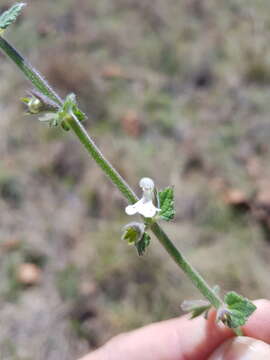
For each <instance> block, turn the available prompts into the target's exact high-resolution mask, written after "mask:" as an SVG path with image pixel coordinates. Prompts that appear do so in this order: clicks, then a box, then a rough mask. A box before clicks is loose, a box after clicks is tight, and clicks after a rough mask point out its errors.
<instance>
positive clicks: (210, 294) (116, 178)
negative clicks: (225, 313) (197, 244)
mask: <svg viewBox="0 0 270 360" xmlns="http://www.w3.org/2000/svg"><path fill="white" fill-rule="evenodd" d="M68 124H69V126H70V128H71V129H72V130H73V131H74V133H75V134H76V135H77V137H78V138H79V140H80V142H81V143H82V144H83V145H84V146H85V147H86V149H87V151H88V152H89V153H90V155H91V156H92V157H93V158H94V160H95V161H96V162H97V164H98V165H99V166H100V167H101V168H102V170H103V171H104V172H105V173H106V175H107V176H108V177H109V178H110V179H111V180H112V182H113V183H114V184H115V185H116V186H117V187H118V189H119V190H120V191H121V193H122V194H123V195H124V196H125V197H126V199H128V200H129V201H130V202H131V203H134V202H135V201H137V197H136V195H135V194H134V192H133V191H132V190H131V189H130V187H129V186H128V185H127V183H126V182H125V181H124V179H123V178H122V177H121V176H120V175H119V174H118V172H117V171H116V170H115V169H114V168H113V167H112V165H111V164H110V163H109V162H108V160H106V159H105V158H104V156H103V155H102V153H101V152H100V150H99V149H98V147H97V146H96V145H95V143H94V142H93V140H92V139H91V138H90V136H89V135H88V134H87V132H86V130H85V129H84V127H83V126H82V124H81V123H80V121H79V120H78V119H77V118H76V117H75V116H73V117H72V118H70V120H69V122H68ZM151 230H152V231H153V233H154V234H155V235H156V237H157V238H158V240H159V241H160V243H161V244H162V245H163V247H164V248H165V249H166V251H167V252H168V254H169V255H170V256H171V257H172V259H173V260H174V261H175V262H176V264H177V265H178V266H180V267H181V269H182V270H183V271H184V272H185V273H186V274H187V275H188V277H189V278H190V279H191V281H192V282H193V284H194V285H195V286H196V287H197V288H198V289H199V290H200V292H201V293H202V294H203V295H204V296H205V297H206V298H207V299H208V300H209V302H210V303H211V304H212V305H213V306H214V307H215V308H219V307H220V306H221V305H222V300H221V299H220V298H219V297H218V296H217V295H216V294H215V292H214V291H213V290H212V289H211V288H210V287H209V286H208V285H207V283H206V282H205V280H204V279H203V278H202V277H201V275H200V274H199V273H198V272H197V271H196V270H195V269H194V268H193V267H192V266H191V265H190V264H189V262H188V261H187V259H186V258H185V257H184V256H183V255H182V254H181V253H180V251H179V250H177V248H176V247H175V246H174V244H173V243H172V242H171V240H170V239H169V237H168V236H167V235H166V233H165V232H164V231H163V230H162V229H161V227H160V226H159V225H158V224H157V223H154V224H153V225H152V226H151Z"/></svg>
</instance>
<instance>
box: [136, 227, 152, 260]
mask: <svg viewBox="0 0 270 360" xmlns="http://www.w3.org/2000/svg"><path fill="white" fill-rule="evenodd" d="M150 240H151V237H150V235H148V234H147V233H146V232H145V233H143V236H142V238H141V240H139V241H137V242H136V243H135V246H136V249H137V251H138V255H139V256H142V255H143V254H144V253H145V251H146V248H147V247H148V246H149V245H150Z"/></svg>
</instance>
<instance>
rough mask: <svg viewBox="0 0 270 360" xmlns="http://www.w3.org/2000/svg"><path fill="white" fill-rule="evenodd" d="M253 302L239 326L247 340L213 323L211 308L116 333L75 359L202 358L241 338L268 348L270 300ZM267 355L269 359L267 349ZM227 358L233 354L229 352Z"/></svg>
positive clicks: (160, 359)
mask: <svg viewBox="0 0 270 360" xmlns="http://www.w3.org/2000/svg"><path fill="white" fill-rule="evenodd" d="M254 303H255V305H256V306H257V310H256V311H255V312H254V314H253V315H252V316H251V317H250V318H249V320H248V322H247V324H246V325H245V326H244V327H243V329H242V330H243V332H244V335H245V336H247V337H249V338H253V339H250V340H249V338H243V337H241V338H239V337H238V338H235V337H234V333H233V332H232V331H231V330H230V329H227V328H225V327H224V326H220V325H217V324H216V322H215V312H214V311H213V312H211V313H210V314H209V317H208V320H205V319H204V318H203V317H199V318H196V319H194V320H189V319H188V316H183V317H180V318H176V319H172V320H167V321H163V322H160V323H155V324H151V325H148V326H146V327H143V328H141V329H138V330H135V331H132V332H129V333H126V334H122V335H118V336H116V337H115V338H113V339H112V340H110V341H109V342H108V343H106V344H105V345H104V346H102V347H101V348H99V349H98V350H96V351H94V352H92V353H91V354H89V355H86V356H85V357H83V358H81V359H79V360H127V359H128V360H138V359H140V360H206V359H209V356H210V355H211V354H213V353H214V352H215V350H216V352H218V351H219V350H217V349H218V348H222V347H220V346H223V347H226V346H227V347H228V346H231V347H232V346H238V343H239V342H241V341H240V340H241V339H242V340H243V341H242V342H241V346H243V342H245V341H246V342H247V343H249V342H252V341H253V342H254V339H258V340H261V341H262V342H263V343H262V345H263V346H265V347H267V350H268V345H266V343H267V344H268V343H270V321H269V319H270V301H268V300H257V301H255V302H254ZM228 339H229V340H228ZM228 344H231V345H228ZM269 349H270V347H269ZM214 358H215V357H213V359H214ZM267 358H269V359H270V350H269V357H268V356H267ZM211 359H212V358H211ZM222 359H223V358H222ZM226 359H227V357H226ZM228 359H236V357H231V356H229V357H228ZM237 359H238V357H237Z"/></svg>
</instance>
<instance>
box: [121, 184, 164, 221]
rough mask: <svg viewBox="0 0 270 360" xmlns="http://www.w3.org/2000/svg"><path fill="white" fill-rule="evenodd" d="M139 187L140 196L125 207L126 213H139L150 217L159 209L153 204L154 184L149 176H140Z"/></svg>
mask: <svg viewBox="0 0 270 360" xmlns="http://www.w3.org/2000/svg"><path fill="white" fill-rule="evenodd" d="M140 187H141V188H142V190H143V196H142V198H141V199H140V200H139V201H137V202H136V203H135V204H133V205H128V206H127V207H126V213H127V214H128V215H135V214H137V213H138V214H140V215H142V216H144V217H146V218H152V217H154V216H155V215H156V213H157V212H158V211H160V209H158V208H157V207H155V205H154V204H153V196H154V189H155V184H154V181H153V180H152V179H150V178H142V179H141V180H140Z"/></svg>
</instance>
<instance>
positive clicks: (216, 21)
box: [0, 0, 270, 360]
mask: <svg viewBox="0 0 270 360" xmlns="http://www.w3.org/2000/svg"><path fill="white" fill-rule="evenodd" d="M12 4H13V2H12V1H3V0H2V1H1V5H0V10H1V11H4V10H5V9H7V8H8V6H10V5H12ZM269 14H270V2H269V1H268V0H260V1H256V2H254V1H249V0H226V1H225V0H224V1H218V2H217V1H215V0H205V1H203V0H181V1H179V0H167V1H163V0H154V1H153V0H152V1H151V0H117V1H116V0H115V1H112V0H99V1H89V0H76V1H75V0H74V1H71V0H58V1H52V0H47V1H42V0H35V1H33V0H29V1H28V6H27V8H26V9H25V10H24V13H23V15H22V16H21V17H20V18H19V21H17V23H16V24H15V25H13V26H12V28H11V29H10V30H9V31H8V33H7V34H6V37H7V38H8V39H9V40H10V41H11V42H12V43H13V44H14V45H15V46H16V47H17V48H18V49H20V51H21V52H22V53H23V54H24V55H26V56H27V57H28V58H29V59H30V61H31V62H32V63H33V64H34V66H36V67H37V68H38V69H39V70H40V71H41V72H42V73H43V74H44V75H45V76H46V78H47V79H48V80H49V81H50V83H51V84H52V85H53V86H54V87H55V88H56V89H57V90H58V91H59V92H60V94H61V95H62V96H65V95H66V94H68V93H70V92H75V93H76V94H77V95H78V99H79V103H80V106H81V108H82V109H83V110H84V111H85V112H86V113H87V114H88V115H89V119H88V120H87V122H86V123H85V126H86V127H87V129H88V131H89V132H90V133H91V135H93V137H94V138H95V139H96V141H97V143H98V145H99V146H100V147H101V149H102V150H103V151H104V153H105V155H106V156H107V157H108V158H109V160H110V161H111V162H112V163H113V164H114V165H115V166H116V168H117V169H118V170H119V171H120V172H121V174H122V175H123V176H124V177H125V178H126V180H127V181H128V182H129V183H130V184H131V185H132V187H133V188H134V189H136V191H137V193H138V195H139V194H140V191H139V188H138V181H139V179H140V178H141V177H143V176H150V177H152V178H153V179H155V181H156V184H157V186H158V187H159V188H162V187H165V186H167V185H174V186H175V197H176V199H175V200H176V210H177V213H176V217H175V220H174V222H172V223H170V224H164V228H165V229H166V231H167V232H168V233H169V235H170V236H171V237H172V238H173V239H174V241H175V244H176V245H177V246H178V247H179V248H180V249H182V250H183V251H184V252H185V254H186V255H187V256H188V257H189V259H190V260H191V262H192V263H193V264H195V265H196V267H197V268H198V270H200V271H201V272H202V274H203V275H205V277H206V279H208V281H209V282H210V284H211V285H215V284H219V285H220V286H221V288H222V289H223V291H228V290H236V291H238V292H240V293H241V294H243V295H245V296H247V297H250V298H251V299H254V298H259V297H269V296H270V283H269V256H270V166H269V159H270V148H269V138H270V121H269V114H270V91H269V90H270V47H269V44H270V38H269V31H270V16H269ZM0 76H1V86H0V107H1V121H0V157H1V161H0V214H1V215H0V224H1V227H0V231H1V232H0V279H1V281H0V358H1V359H3V360H32V359H35V360H36V359H39V360H43V359H44V360H45V359H46V360H59V359H63V360H72V359H76V358H77V357H78V356H80V355H82V354H85V353H86V352H87V351H90V350H91V349H94V348H95V347H97V346H99V345H100V344H102V343H103V342H104V341H106V340H107V339H108V338H110V337H112V336H113V335H115V334H118V333H120V332H123V331H128V330H129V329H133V328H135V327H139V326H142V325H144V324H148V323H150V322H152V321H158V320H161V319H166V318H170V317H173V316H178V315H179V314H180V313H181V310H180V303H181V302H182V301H183V300H184V299H197V298H200V294H199V293H198V292H197V290H196V289H195V288H194V287H193V285H192V284H190V282H189V281H188V280H187V279H186V277H185V275H184V274H183V273H182V272H181V271H180V270H179V269H178V268H177V267H176V266H175V265H174V263H173V262H172V261H171V260H170V258H169V257H168V256H167V254H166V253H165V252H164V250H163V249H162V248H161V246H160V245H159V243H158V242H157V241H156V240H155V239H154V238H152V243H151V246H150V248H149V249H148V251H147V254H146V255H145V256H143V257H141V258H139V257H138V256H137V254H136V251H135V249H134V248H133V247H130V246H128V245H127V244H126V243H124V242H123V241H121V240H120V237H121V228H122V227H123V226H124V225H125V224H126V223H127V222H128V221H130V218H128V217H127V216H126V215H125V213H124V208H125V206H126V202H125V200H123V198H122V197H121V195H120V194H119V193H118V190H116V189H115V188H114V187H113V186H112V185H111V183H110V182H109V181H108V180H107V179H106V178H105V176H104V175H103V173H102V172H101V170H100V169H99V168H98V167H97V166H96V164H95V163H94V162H93V161H92V160H91V159H90V158H89V157H88V155H87V154H86V152H85V150H84V149H83V148H82V147H81V146H80V144H79V142H78V141H77V140H76V138H75V137H74V136H73V135H72V133H66V132H63V131H62V130H61V129H49V128H47V127H46V126H45V125H44V124H40V123H39V122H38V120H37V119H36V118H35V117H34V116H33V117H30V116H27V115H25V110H24V109H23V107H22V106H21V104H20V98H22V97H24V96H25V94H26V91H27V90H28V89H31V85H30V84H29V83H28V82H27V81H26V80H25V79H24V78H23V76H22V74H21V73H20V72H19V71H18V70H17V69H16V68H15V67H14V65H13V64H11V63H10V61H8V60H7V59H6V58H5V57H4V56H3V55H2V54H1V55H0Z"/></svg>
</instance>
